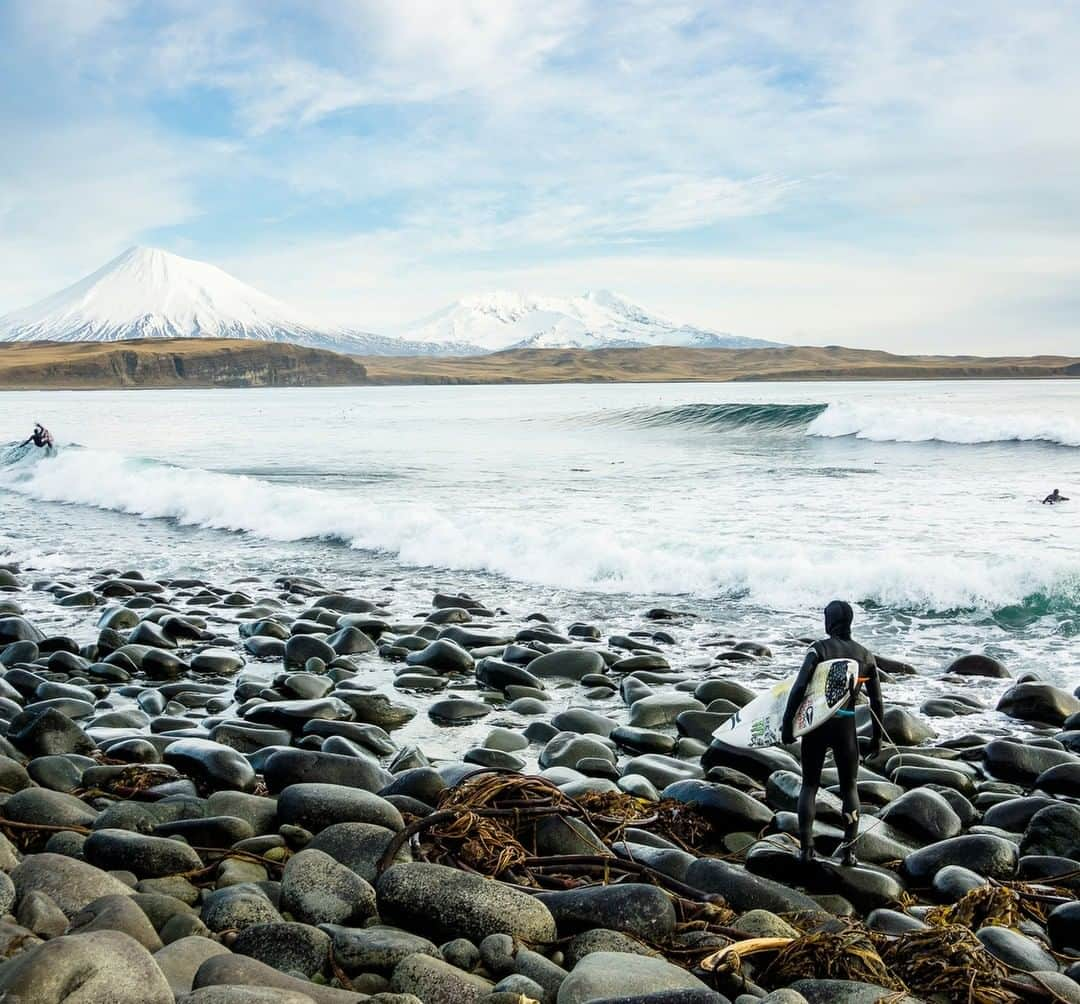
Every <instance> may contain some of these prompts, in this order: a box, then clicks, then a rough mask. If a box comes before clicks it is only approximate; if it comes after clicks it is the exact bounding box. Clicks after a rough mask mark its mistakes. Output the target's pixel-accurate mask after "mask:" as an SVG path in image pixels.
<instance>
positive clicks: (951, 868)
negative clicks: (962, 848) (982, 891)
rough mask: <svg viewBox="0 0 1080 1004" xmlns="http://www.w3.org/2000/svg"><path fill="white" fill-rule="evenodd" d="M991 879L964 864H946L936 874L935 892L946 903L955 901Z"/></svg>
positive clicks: (986, 883)
mask: <svg viewBox="0 0 1080 1004" xmlns="http://www.w3.org/2000/svg"><path fill="white" fill-rule="evenodd" d="M989 882H990V880H989V879H987V878H984V877H983V876H982V875H978V874H976V873H975V872H973V871H972V870H971V869H970V868H964V867H963V866H962V865H946V866H945V867H944V868H942V869H941V871H939V872H938V873H937V874H936V875H935V876H934V893H935V894H936V895H937V897H938V898H939V899H940V900H941V901H942V902H944V903H955V902H956V901H957V900H959V899H960V898H961V897H962V896H965V895H966V894H967V893H969V892H971V890H972V889H978V888H980V887H981V886H984V885H988V884H989Z"/></svg>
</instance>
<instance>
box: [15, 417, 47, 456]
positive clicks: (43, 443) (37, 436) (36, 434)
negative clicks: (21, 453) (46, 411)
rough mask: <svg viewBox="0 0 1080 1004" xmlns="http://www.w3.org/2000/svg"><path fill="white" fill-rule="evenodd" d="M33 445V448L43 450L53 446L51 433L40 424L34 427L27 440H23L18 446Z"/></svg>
mask: <svg viewBox="0 0 1080 1004" xmlns="http://www.w3.org/2000/svg"><path fill="white" fill-rule="evenodd" d="M30 443H33V444H34V445H35V446H40V447H42V448H43V449H49V447H51V446H52V445H53V438H52V433H51V432H49V430H48V429H46V428H45V426H44V425H42V424H41V423H40V422H37V423H36V424H35V425H34V431H33V432H32V433H31V434H30V438H29V439H24V440H23V441H22V442H21V443H20V444H19V445H20V446H27V445H29V444H30Z"/></svg>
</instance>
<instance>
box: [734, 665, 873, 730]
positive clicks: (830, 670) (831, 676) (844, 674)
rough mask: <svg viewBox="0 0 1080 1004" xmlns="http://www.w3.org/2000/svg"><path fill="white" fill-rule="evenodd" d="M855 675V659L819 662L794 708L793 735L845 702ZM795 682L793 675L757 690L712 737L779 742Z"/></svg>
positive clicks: (812, 726)
mask: <svg viewBox="0 0 1080 1004" xmlns="http://www.w3.org/2000/svg"><path fill="white" fill-rule="evenodd" d="M858 679H859V664H858V663H857V662H856V661H855V660H854V659H827V660H825V661H824V662H819V663H818V665H817V668H816V669H815V670H814V675H813V676H812V677H811V678H810V683H809V684H808V685H807V688H806V695H805V696H804V698H803V701H802V703H801V704H800V705H799V707H798V710H797V711H796V712H795V721H794V727H793V729H792V731H793V732H794V733H795V736H796V738H797V737H799V736H803V735H806V733H807V732H812V731H813V730H814V729H816V728H817V727H818V726H819V725H823V724H824V723H825V722H827V721H828V720H829V719H830V718H832V717H833V715H835V714H836V712H837V711H839V710H840V709H841V708H842V707H843V706H844V705H845V704H847V702H848V700H849V699H850V697H851V695H852V693H853V692H854V690H855V688H856V686H857V684H858ZM794 685H795V677H794V676H792V677H790V678H789V679H787V680H784V681H782V682H781V683H778V684H777V685H776V686H775V687H773V688H772V689H771V690H767V691H766V692H765V693H764V694H759V695H758V696H757V697H755V698H754V699H753V700H752V701H751V702H750V703H749V704H747V705H746V707H744V708H740V709H739V710H738V711H737V712H735V714H733V715H732V716H731V717H730V718H729V719H728V720H727V721H726V722H724V724H723V725H721V726H720V727H719V728H718V729H717V730H716V731H715V732H713V738H714V739H717V740H719V741H720V742H722V743H727V744H728V745H729V746H777V745H779V744H780V732H781V729H782V727H783V724H784V711H785V710H786V709H787V702H788V694H789V693H790V692H791V688H792V687H793V686H794Z"/></svg>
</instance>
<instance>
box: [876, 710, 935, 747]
mask: <svg viewBox="0 0 1080 1004" xmlns="http://www.w3.org/2000/svg"><path fill="white" fill-rule="evenodd" d="M884 724H885V731H886V733H887V734H888V736H889V738H890V739H891V740H892V742H894V743H896V745H897V746H918V745H919V744H920V743H924V742H926V741H927V740H928V739H934V738H935V737H936V736H937V731H936V730H935V729H933V728H932V727H931V726H930V725H929V724H927V723H926V722H924V721H923V720H922V719H921V718H919V717H918V716H917V715H913V714H912V713H911V712H910V711H907V710H906V709H904V708H898V707H895V706H893V707H888V708H886V709H885V718H884Z"/></svg>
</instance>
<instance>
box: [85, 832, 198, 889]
mask: <svg viewBox="0 0 1080 1004" xmlns="http://www.w3.org/2000/svg"><path fill="white" fill-rule="evenodd" d="M83 853H84V854H85V855H86V860H87V861H89V862H90V864H92V865H96V866H97V867H98V868H104V869H106V870H108V871H112V870H118V869H123V870H126V871H131V872H134V873H135V874H136V875H137V876H138V877H139V878H161V877H162V876H165V875H177V874H179V873H181V872H190V871H197V870H198V869H200V868H202V867H203V863H202V860H201V859H200V858H199V855H198V854H197V853H196V852H195V851H193V850H192V849H191V847H189V846H188V845H187V844H185V843H181V842H180V841H179V840H172V839H170V838H169V837H152V836H148V835H146V834H144V833H132V832H131V831H130V830H112V829H104V830H95V831H94V832H93V833H91V834H90V836H89V837H87V838H86V843H85V844H83Z"/></svg>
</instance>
